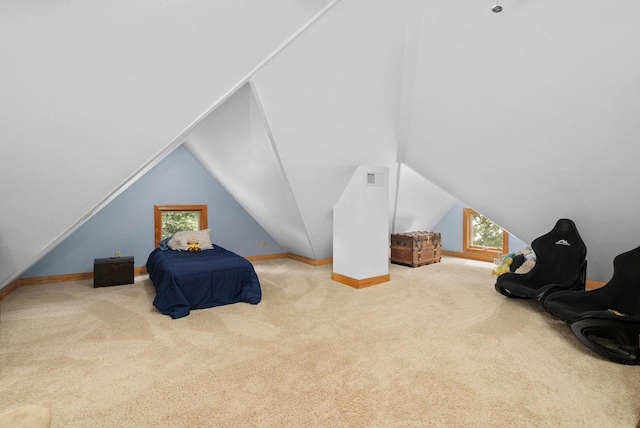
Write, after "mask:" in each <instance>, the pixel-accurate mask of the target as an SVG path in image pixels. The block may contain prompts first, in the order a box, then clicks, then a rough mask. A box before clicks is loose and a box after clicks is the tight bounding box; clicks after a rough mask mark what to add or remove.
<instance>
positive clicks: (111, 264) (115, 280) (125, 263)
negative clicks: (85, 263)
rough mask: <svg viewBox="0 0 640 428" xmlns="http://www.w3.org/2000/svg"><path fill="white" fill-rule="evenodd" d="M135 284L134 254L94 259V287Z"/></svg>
mask: <svg viewBox="0 0 640 428" xmlns="http://www.w3.org/2000/svg"><path fill="white" fill-rule="evenodd" d="M122 284H133V256H127V257H109V258H106V259H95V260H94V261H93V287H94V288H95V287H107V286H110V285H122Z"/></svg>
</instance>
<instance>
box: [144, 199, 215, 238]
mask: <svg viewBox="0 0 640 428" xmlns="http://www.w3.org/2000/svg"><path fill="white" fill-rule="evenodd" d="M153 223H154V231H155V242H156V246H157V245H158V244H159V243H160V241H162V240H163V239H165V238H168V237H169V236H171V235H173V234H174V233H176V232H180V231H181V230H201V229H206V228H207V227H208V226H207V206H206V205H154V207H153Z"/></svg>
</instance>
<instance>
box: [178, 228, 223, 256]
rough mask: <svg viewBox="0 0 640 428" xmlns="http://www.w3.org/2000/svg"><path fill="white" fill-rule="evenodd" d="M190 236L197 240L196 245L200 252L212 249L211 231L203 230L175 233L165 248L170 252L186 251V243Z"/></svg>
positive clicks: (187, 245)
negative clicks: (170, 250) (169, 249)
mask: <svg viewBox="0 0 640 428" xmlns="http://www.w3.org/2000/svg"><path fill="white" fill-rule="evenodd" d="M191 236H195V237H196V238H198V245H199V246H200V249H202V250H211V249H213V243H212V242H211V229H203V230H185V231H182V232H176V233H175V234H174V235H173V237H172V238H171V239H170V240H169V243H168V244H167V246H168V247H169V248H171V249H172V250H178V251H186V250H187V248H189V244H188V243H187V241H188V240H189V238H190V237H191Z"/></svg>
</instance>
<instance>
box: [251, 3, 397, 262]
mask: <svg viewBox="0 0 640 428" xmlns="http://www.w3.org/2000/svg"><path fill="white" fill-rule="evenodd" d="M405 19H406V3H405V2H395V1H381V2H376V3H375V5H372V4H371V3H370V2H366V1H340V2H338V3H337V4H336V5H335V6H334V7H333V8H332V9H331V10H330V11H329V12H328V13H327V14H325V15H324V16H323V17H322V19H321V20H319V21H318V22H316V23H315V24H314V25H313V26H311V27H309V28H308V29H307V31H305V32H304V33H302V34H301V35H300V37H298V38H297V39H296V40H294V41H293V42H292V43H291V44H290V45H289V46H287V48H286V49H284V50H283V51H282V52H281V53H280V54H279V55H278V56H277V57H275V58H274V59H273V60H272V61H271V62H270V63H269V64H267V65H266V66H265V67H264V68H263V69H261V70H260V71H259V72H258V73H257V74H256V76H254V78H253V81H254V84H255V87H256V89H257V92H258V94H259V97H260V100H261V102H262V105H263V108H264V114H265V117H266V120H267V121H268V123H269V127H270V129H271V132H272V136H273V139H274V141H275V144H276V146H277V147H278V150H279V154H280V159H281V160H282V164H283V165H284V168H285V170H286V171H287V176H288V178H289V182H290V185H291V189H292V191H293V195H294V197H295V200H296V201H297V204H298V209H299V211H300V213H301V215H302V218H303V221H304V224H305V225H306V227H307V230H308V234H309V238H310V241H311V245H312V248H313V254H312V257H313V258H325V257H330V256H331V253H332V235H333V231H332V209H333V206H334V205H335V203H336V201H337V200H338V198H339V196H340V194H341V193H342V191H343V190H344V188H345V186H346V185H347V183H348V182H349V180H350V178H351V176H352V175H353V171H354V169H355V167H356V166H357V165H363V164H366V165H375V166H384V167H388V168H390V170H391V171H392V173H391V174H390V176H391V177H392V178H393V183H391V186H390V188H392V189H395V176H396V174H395V170H396V154H397V132H398V115H399V103H400V99H399V94H400V85H401V77H402V60H403V54H404V36H405V32H404V23H405ZM393 196H394V195H391V197H393ZM391 205H392V204H390V206H391ZM264 214H265V215H269V212H268V209H266V211H265V213H264Z"/></svg>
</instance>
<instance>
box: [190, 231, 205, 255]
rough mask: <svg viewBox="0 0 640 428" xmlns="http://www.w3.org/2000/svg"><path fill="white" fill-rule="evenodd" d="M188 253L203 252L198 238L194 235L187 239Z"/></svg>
mask: <svg viewBox="0 0 640 428" xmlns="http://www.w3.org/2000/svg"><path fill="white" fill-rule="evenodd" d="M187 251H188V252H190V253H199V252H200V251H202V248H200V245H199V244H198V237H197V236H194V235H192V236H190V237H189V239H187Z"/></svg>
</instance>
